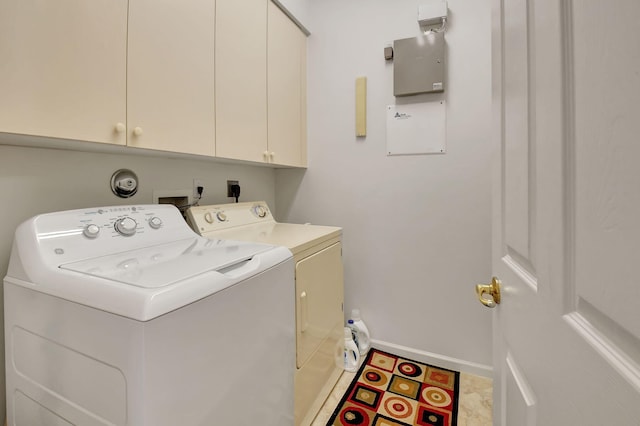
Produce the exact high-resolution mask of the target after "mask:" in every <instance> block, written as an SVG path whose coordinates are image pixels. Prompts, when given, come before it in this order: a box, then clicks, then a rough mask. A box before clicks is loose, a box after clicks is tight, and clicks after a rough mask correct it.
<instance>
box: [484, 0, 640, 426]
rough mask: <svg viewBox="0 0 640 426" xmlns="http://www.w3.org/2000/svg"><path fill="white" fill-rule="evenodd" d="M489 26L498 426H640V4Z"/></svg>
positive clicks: (572, 4)
mask: <svg viewBox="0 0 640 426" xmlns="http://www.w3.org/2000/svg"><path fill="white" fill-rule="evenodd" d="M492 21H493V23H492V40H493V41H492V44H493V48H492V54H493V64H492V65H493V71H492V72H493V113H494V114H493V129H494V131H495V132H494V139H495V141H496V144H495V149H496V157H495V158H496V162H495V163H494V183H495V186H494V193H495V198H494V200H495V201H494V231H493V233H494V237H493V241H494V244H493V245H494V247H493V262H494V263H493V271H494V274H495V275H496V276H497V277H499V278H500V279H501V280H502V297H501V299H502V300H501V304H500V305H498V306H497V307H496V308H495V310H494V314H493V315H494V372H495V373H494V374H495V377H494V425H502V426H521V425H522V426H525V425H526V426H530V425H594V426H595V425H640V278H639V275H638V273H637V272H636V267H637V264H638V262H639V261H640V166H638V164H637V163H638V160H640V141H639V140H638V135H639V134H640V47H639V44H638V35H637V29H638V22H640V2H638V1H637V0H616V1H613V2H604V1H602V0H573V1H572V0H493V20H492Z"/></svg>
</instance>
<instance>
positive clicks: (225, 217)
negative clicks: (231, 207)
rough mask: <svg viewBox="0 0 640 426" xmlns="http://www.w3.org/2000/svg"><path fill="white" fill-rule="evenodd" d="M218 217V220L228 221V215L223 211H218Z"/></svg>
mask: <svg viewBox="0 0 640 426" xmlns="http://www.w3.org/2000/svg"><path fill="white" fill-rule="evenodd" d="M216 217H217V218H218V220H219V221H220V222H226V221H227V215H226V214H224V213H222V212H218V213H216Z"/></svg>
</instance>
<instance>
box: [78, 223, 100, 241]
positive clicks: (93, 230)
mask: <svg viewBox="0 0 640 426" xmlns="http://www.w3.org/2000/svg"><path fill="white" fill-rule="evenodd" d="M82 233H83V234H84V236H85V237H87V238H96V237H97V236H98V235H99V234H100V227H99V226H98V225H95V224H93V223H90V224H88V225H87V226H85V227H84V230H83V231H82Z"/></svg>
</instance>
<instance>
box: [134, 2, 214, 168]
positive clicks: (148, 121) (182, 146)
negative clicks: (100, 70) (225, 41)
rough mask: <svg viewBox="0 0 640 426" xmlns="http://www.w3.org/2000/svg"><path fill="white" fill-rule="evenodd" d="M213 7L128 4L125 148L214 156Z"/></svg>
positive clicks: (209, 4)
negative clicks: (126, 144) (126, 140)
mask: <svg viewBox="0 0 640 426" xmlns="http://www.w3.org/2000/svg"><path fill="white" fill-rule="evenodd" d="M214 37H215V2H214V1H212V0H181V1H175V0H130V2H129V51H128V55H127V61H128V62H127V64H128V67H127V84H128V86H127V139H128V145H129V146H132V147H137V148H151V149H159V150H166V151H175V152H182V153H190V154H201V155H209V156H213V155H215V97H214V48H215V45H214Z"/></svg>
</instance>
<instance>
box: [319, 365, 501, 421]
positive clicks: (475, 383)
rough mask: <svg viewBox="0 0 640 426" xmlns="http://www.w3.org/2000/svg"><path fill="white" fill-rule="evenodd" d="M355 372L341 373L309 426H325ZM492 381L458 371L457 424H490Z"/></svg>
mask: <svg viewBox="0 0 640 426" xmlns="http://www.w3.org/2000/svg"><path fill="white" fill-rule="evenodd" d="M355 375H356V373H347V372H344V373H342V377H340V380H338V383H336V385H335V386H334V388H333V391H332V392H331V394H330V395H329V396H328V397H327V400H326V401H325V403H324V405H323V406H322V408H321V409H320V412H319V413H318V415H317V416H316V418H315V419H314V421H313V423H311V426H325V425H326V424H327V421H328V420H329V417H331V414H333V410H335V409H336V407H337V406H338V403H339V402H340V399H342V395H344V393H345V391H346V390H347V388H348V387H349V384H351V381H352V380H353V378H354V377H355ZM492 392H493V383H492V381H491V379H489V378H487V377H480V376H474V375H472V374H467V373H460V397H459V399H458V426H491V422H492V416H491V409H492V396H491V394H492Z"/></svg>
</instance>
